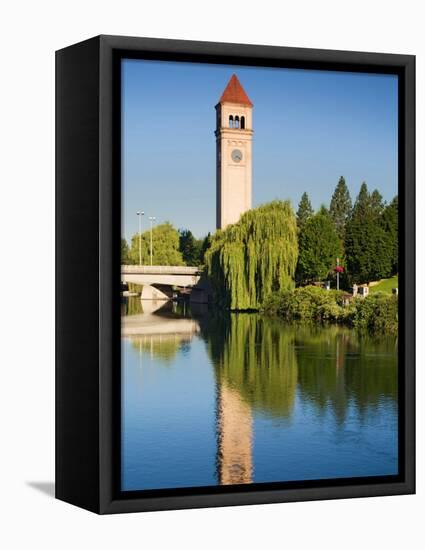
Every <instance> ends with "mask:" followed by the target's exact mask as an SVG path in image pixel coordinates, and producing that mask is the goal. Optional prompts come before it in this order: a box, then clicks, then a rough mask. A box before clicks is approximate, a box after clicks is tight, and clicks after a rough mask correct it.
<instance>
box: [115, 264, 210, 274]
mask: <svg viewBox="0 0 425 550" xmlns="http://www.w3.org/2000/svg"><path fill="white" fill-rule="evenodd" d="M121 273H128V274H130V273H139V274H143V273H145V274H149V275H152V274H155V275H161V274H163V275H200V274H201V273H202V269H201V268H199V267H192V266H186V265H122V266H121Z"/></svg>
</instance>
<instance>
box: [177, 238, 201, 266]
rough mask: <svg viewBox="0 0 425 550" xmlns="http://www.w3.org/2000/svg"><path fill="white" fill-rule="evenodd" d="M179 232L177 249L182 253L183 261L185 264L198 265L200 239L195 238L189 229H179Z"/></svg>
mask: <svg viewBox="0 0 425 550" xmlns="http://www.w3.org/2000/svg"><path fill="white" fill-rule="evenodd" d="M179 233H180V237H179V250H180V252H181V253H182V256H183V261H184V262H185V263H186V265H192V266H196V265H199V263H200V255H201V246H202V241H201V240H198V239H195V237H194V236H193V233H192V231H190V230H189V229H181V230H180V231H179Z"/></svg>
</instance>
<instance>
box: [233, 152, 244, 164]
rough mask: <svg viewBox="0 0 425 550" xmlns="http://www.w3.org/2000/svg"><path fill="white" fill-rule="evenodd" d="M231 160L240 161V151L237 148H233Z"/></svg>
mask: <svg viewBox="0 0 425 550" xmlns="http://www.w3.org/2000/svg"><path fill="white" fill-rule="evenodd" d="M232 160H233V162H240V161H241V160H242V151H239V149H233V151H232Z"/></svg>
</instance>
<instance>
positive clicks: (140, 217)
mask: <svg viewBox="0 0 425 550" xmlns="http://www.w3.org/2000/svg"><path fill="white" fill-rule="evenodd" d="M137 215H138V216H139V265H142V216H144V215H145V213H144V212H142V211H141V210H138V211H137Z"/></svg>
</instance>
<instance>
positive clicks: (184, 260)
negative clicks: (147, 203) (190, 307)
mask: <svg viewBox="0 0 425 550" xmlns="http://www.w3.org/2000/svg"><path fill="white" fill-rule="evenodd" d="M210 242H211V235H210V234H208V235H207V236H206V237H204V238H202V239H196V238H195V236H194V235H193V233H192V231H190V230H189V229H180V230H177V229H176V228H175V227H174V226H173V225H172V224H171V223H170V222H165V223H162V224H159V225H157V226H155V227H153V229H152V244H153V246H152V264H153V265H189V266H198V265H201V264H203V262H204V256H205V252H206V250H207V248H208V247H209V245H210ZM150 243H151V232H150V230H147V231H144V232H143V233H141V234H139V233H136V234H135V235H133V237H132V238H131V243H130V245H129V244H128V243H127V241H126V239H123V238H122V239H121V263H122V264H124V265H137V264H139V263H140V264H141V265H148V264H150V261H151V248H150Z"/></svg>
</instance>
